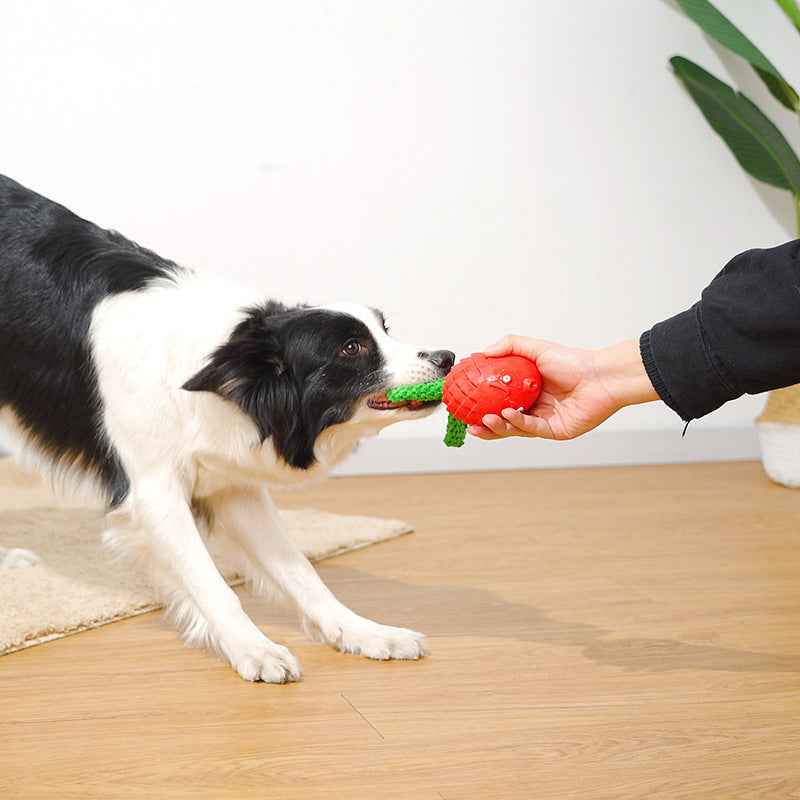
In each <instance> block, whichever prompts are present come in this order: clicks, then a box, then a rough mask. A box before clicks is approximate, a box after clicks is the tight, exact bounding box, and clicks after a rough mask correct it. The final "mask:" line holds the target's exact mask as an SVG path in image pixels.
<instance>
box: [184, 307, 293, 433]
mask: <svg viewBox="0 0 800 800" xmlns="http://www.w3.org/2000/svg"><path fill="white" fill-rule="evenodd" d="M283 372H284V363H283V357H282V354H281V346H280V342H279V341H278V337H277V335H276V334H275V332H274V331H273V330H272V326H271V325H270V324H269V320H268V318H265V317H264V316H263V315H261V314H256V313H255V312H253V313H250V314H248V316H247V317H246V318H245V320H244V321H243V322H241V323H240V324H239V325H238V326H237V327H236V328H235V329H234V331H233V333H232V334H231V337H230V338H229V339H228V341H227V342H225V344H223V345H220V347H218V348H217V349H216V350H215V351H214V352H213V353H212V354H211V356H210V358H209V360H208V363H207V364H206V365H205V366H204V367H203V368H202V369H201V370H200V371H199V372H197V373H196V374H195V375H193V376H192V377H191V378H189V380H187V381H186V382H185V383H184V384H183V386H182V387H181V388H182V389H186V390H187V391H189V392H214V393H215V394H218V395H219V396H220V397H223V398H225V399H226V400H231V401H232V402H234V403H236V404H237V405H238V406H239V407H240V408H242V410H243V411H245V412H246V413H248V414H251V416H252V413H251V412H252V409H253V405H254V402H255V399H256V396H260V395H262V394H263V393H264V391H265V389H266V387H267V386H268V385H269V384H270V383H271V382H272V381H274V380H275V379H276V378H279V377H280V376H281V374H282V373H283ZM256 422H258V420H256ZM260 427H261V426H260V425H259V428H260ZM261 435H262V437H264V436H266V435H267V434H266V433H265V431H263V430H262V431H261Z"/></svg>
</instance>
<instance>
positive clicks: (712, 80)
mask: <svg viewBox="0 0 800 800" xmlns="http://www.w3.org/2000/svg"><path fill="white" fill-rule="evenodd" d="M676 2H677V3H678V5H679V6H680V7H681V9H682V10H683V11H684V13H685V14H686V15H687V16H688V17H689V18H690V19H691V20H692V21H693V22H695V23H696V24H697V25H698V26H699V27H700V28H701V29H702V30H703V31H704V33H706V34H707V35H708V36H710V37H711V38H712V39H714V40H715V41H716V42H718V43H719V44H720V45H722V46H723V47H725V48H726V49H728V50H730V51H731V52H732V53H735V54H736V55H737V56H739V57H741V58H743V59H745V60H746V61H747V62H749V63H750V65H751V66H752V67H753V69H754V70H755V71H756V74H757V75H758V76H759V78H761V81H762V82H763V84H764V87H765V88H766V89H767V91H768V92H769V94H770V95H771V96H772V98H774V99H775V100H777V102H778V103H780V105H781V106H783V108H784V109H786V110H788V111H789V112H791V113H793V114H798V113H800V99H799V98H798V95H797V92H796V91H795V90H794V89H793V88H792V86H791V85H790V84H789V83H788V81H786V79H785V78H784V77H783V76H782V75H781V74H780V72H779V71H778V69H777V68H776V67H775V66H774V65H773V64H772V63H771V62H770V61H769V59H767V57H766V56H765V55H764V54H763V53H762V52H761V51H760V50H759V49H758V48H757V47H756V46H755V45H754V44H753V43H752V42H751V41H750V40H749V39H748V38H747V37H746V36H745V35H744V34H743V33H742V32H741V31H740V30H739V29H738V28H737V27H736V26H735V25H734V24H733V23H732V22H731V21H730V20H729V19H728V18H727V17H725V16H724V15H723V14H722V13H721V12H720V11H719V10H718V9H717V8H716V7H715V6H714V5H713V4H712V3H710V2H708V0H676ZM775 2H776V3H777V4H778V5H779V6H780V7H781V8H782V9H783V11H784V12H785V13H786V15H787V17H788V18H789V20H790V21H791V23H792V24H793V25H794V26H795V28H797V30H798V32H800V8H799V7H798V5H797V2H796V0H775ZM670 64H671V65H672V68H673V69H674V71H675V74H676V75H677V77H678V78H680V80H681V81H682V82H683V84H684V85H685V86H686V89H687V90H688V91H689V94H690V95H691V97H692V99H693V100H694V102H695V103H696V104H697V107H698V108H699V109H700V111H701V112H702V113H703V116H704V117H705V118H706V120H707V121H708V123H709V125H710V126H711V127H712V128H713V129H714V131H716V133H718V134H719V136H720V137H721V138H722V139H723V141H724V142H725V144H726V145H727V146H728V148H729V149H730V151H731V152H732V153H733V155H734V157H735V158H736V160H737V161H738V162H739V164H740V166H741V167H742V168H743V169H744V170H745V171H746V172H747V173H748V174H750V175H752V176H753V177H754V178H756V179H758V180H760V181H763V182H764V183H768V184H770V185H772V186H776V187H778V188H779V189H784V190H786V191H788V192H789V194H790V196H791V198H792V201H793V203H794V208H795V222H796V228H797V235H798V236H800V159H798V157H797V155H796V153H795V152H794V150H793V149H792V147H791V145H790V144H789V143H788V142H787V141H786V139H785V137H784V136H783V134H782V133H781V132H780V130H779V129H778V128H777V126H776V125H775V124H773V122H772V121H771V120H770V119H769V117H767V116H766V114H764V113H763V112H762V111H761V110H760V109H759V107H758V106H757V105H756V104H755V103H754V102H753V101H752V100H750V99H749V98H748V97H746V96H745V95H744V94H742V93H741V92H739V91H737V90H736V89H734V88H733V87H731V86H730V85H728V84H726V83H725V82H723V81H721V80H719V79H718V78H716V77H714V76H713V75H712V74H711V73H709V72H707V71H706V70H704V69H703V68H702V67H700V66H698V65H697V64H696V63H694V62H693V61H690V60H689V59H687V58H684V57H682V56H674V57H673V58H671V59H670ZM798 357H800V355H799V356H798ZM756 428H757V430H758V436H759V442H760V445H761V458H762V462H763V464H764V469H765V471H766V473H767V475H768V476H769V477H770V478H771V479H772V480H773V481H775V482H776V483H780V484H783V485H784V486H790V487H792V488H797V487H800V386H790V387H788V388H786V389H778V390H775V391H773V392H770V393H769V394H768V397H767V403H766V406H765V408H764V411H763V412H762V413H761V415H760V416H759V417H758V419H757V420H756Z"/></svg>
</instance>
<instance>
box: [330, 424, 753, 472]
mask: <svg viewBox="0 0 800 800" xmlns="http://www.w3.org/2000/svg"><path fill="white" fill-rule="evenodd" d="M759 458H760V453H759V446H758V438H757V435H756V431H755V429H754V427H753V426H752V425H750V426H746V427H741V428H705V429H695V430H692V429H691V427H690V428H689V430H688V432H687V433H686V435H685V436H681V430H680V428H671V429H670V430H642V431H603V430H597V431H593V432H592V433H589V434H587V435H586V436H582V437H581V438H579V439H574V440H572V441H569V442H550V441H546V440H544V439H535V440H534V439H518V438H517V439H505V440H503V441H496V442H484V441H481V440H479V439H475V438H473V437H467V442H466V443H465V444H464V446H463V447H460V448H452V447H445V445H444V444H443V443H442V440H441V439H440V438H433V437H429V438H419V439H401V438H394V439H392V438H377V439H370V440H367V441H365V442H363V443H362V444H361V447H360V448H359V450H358V451H357V452H356V453H354V454H353V455H352V456H350V458H349V459H348V460H347V461H345V462H344V464H342V465H341V466H340V467H339V468H338V469H337V471H336V475H381V474H384V475H385V474H408V473H426V472H472V471H482V470H509V469H545V468H547V469H552V468H559V467H599V466H623V465H636V464H682V463H691V462H702V461H752V460H757V459H759Z"/></svg>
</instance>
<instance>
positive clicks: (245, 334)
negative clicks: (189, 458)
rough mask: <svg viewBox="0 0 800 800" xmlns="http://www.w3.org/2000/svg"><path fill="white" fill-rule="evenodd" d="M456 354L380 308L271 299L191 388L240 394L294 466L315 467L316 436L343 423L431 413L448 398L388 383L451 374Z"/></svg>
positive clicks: (372, 424) (371, 429)
mask: <svg viewBox="0 0 800 800" xmlns="http://www.w3.org/2000/svg"><path fill="white" fill-rule="evenodd" d="M454 360H455V356H454V355H453V353H451V352H450V351H449V350H426V349H423V348H420V347H414V346H412V345H407V344H401V343H400V342H398V341H396V340H395V339H393V338H392V337H391V336H390V335H389V333H388V331H387V329H386V324H385V322H384V319H383V316H382V315H381V314H380V312H378V311H375V310H373V309H369V308H366V307H363V306H358V305H350V304H348V305H337V306H324V307H318V308H306V307H297V308H287V307H285V306H283V305H280V304H278V303H274V302H271V303H268V304H266V305H264V306H259V307H257V308H253V309H250V310H248V311H247V313H246V316H245V318H244V320H243V321H242V322H241V323H240V324H239V325H237V327H236V328H235V329H234V331H233V333H232V335H231V336H230V338H229V339H228V341H227V342H226V343H225V344H223V345H222V346H221V347H219V348H218V349H217V350H216V351H215V352H214V353H213V354H212V355H211V357H210V358H209V360H208V363H207V364H206V366H205V367H203V369H201V370H200V371H199V372H198V373H197V374H196V375H194V376H193V377H192V378H190V379H189V380H188V381H187V382H186V383H185V384H184V385H183V388H184V389H187V390H189V391H201V392H215V393H216V394H218V395H220V396H221V397H223V398H225V399H226V400H229V401H231V402H233V403H235V404H236V405H237V406H239V408H240V409H241V410H242V411H244V412H245V413H246V414H248V415H249V416H250V417H251V418H252V420H253V422H254V423H255V425H256V427H257V428H258V431H259V434H260V435H261V439H262V441H265V440H266V439H269V440H270V442H271V444H272V446H273V447H274V448H275V450H276V452H277V453H278V455H279V456H280V457H281V458H282V459H283V460H284V461H285V462H286V463H287V464H289V466H291V467H294V468H296V469H308V468H309V467H311V466H313V464H314V463H315V460H316V456H315V452H314V448H315V445H316V442H317V438H318V437H319V435H320V434H321V433H322V432H323V431H325V430H327V429H328V428H331V427H332V426H334V425H345V424H351V423H352V424H353V425H354V426H356V428H357V429H358V431H360V432H361V433H360V436H364V435H371V434H374V433H377V432H378V431H379V430H380V429H381V428H384V427H386V426H387V425H390V424H391V423H393V422H398V421H400V420H403V419H413V418H417V417H422V416H426V415H427V414H429V413H430V412H431V411H432V410H433V409H434V408H435V407H436V406H437V405H438V404H439V401H433V402H429V403H419V402H415V401H412V402H404V403H390V402H389V400H388V398H387V397H386V392H387V390H389V389H392V388H395V387H397V386H404V385H406V384H412V383H424V382H426V381H431V380H437V379H439V378H443V377H444V376H445V375H446V374H447V373H448V372H449V370H450V368H451V367H452V366H453V362H454ZM360 436H357V437H356V438H360Z"/></svg>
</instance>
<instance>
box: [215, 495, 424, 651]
mask: <svg viewBox="0 0 800 800" xmlns="http://www.w3.org/2000/svg"><path fill="white" fill-rule="evenodd" d="M213 516H214V531H215V532H218V533H222V534H225V535H227V536H229V537H230V538H232V539H233V540H234V541H235V542H236V543H237V544H238V545H239V547H240V548H241V549H242V550H243V551H244V554H245V555H246V557H247V559H248V561H249V562H250V568H251V571H252V572H253V577H254V578H255V579H256V581H258V580H259V579H260V580H261V581H263V582H265V583H266V584H267V585H269V586H271V587H274V588H276V589H277V590H278V592H279V593H280V594H281V595H282V596H283V597H284V598H286V599H288V600H289V601H291V602H292V603H293V604H294V605H295V606H296V607H297V610H298V611H299V613H300V617H301V620H302V625H303V630H304V631H305V632H306V633H307V634H308V635H309V636H310V637H311V638H312V639H313V640H314V641H317V642H322V643H324V644H329V645H331V646H332V647H334V648H336V649H337V650H340V651H341V652H343V653H356V654H358V655H363V656H366V657H368V658H376V659H390V658H398V659H417V658H420V656H423V655H425V654H426V652H427V646H426V643H425V637H424V636H423V635H422V634H421V633H417V632H415V631H411V630H407V629H405V628H393V627H389V626H387V625H379V624H378V623H376V622H372V621H371V620H368V619H365V618H364V617H360V616H358V615H357V614H355V613H354V612H352V611H351V610H350V609H349V608H347V607H346V606H345V605H343V604H342V603H340V602H339V601H338V600H337V599H336V598H335V597H334V595H333V593H332V592H331V591H330V589H328V587H327V586H326V585H325V584H324V583H323V581H322V579H321V578H320V577H319V575H318V574H317V571H316V570H315V569H314V567H313V566H312V565H311V564H310V563H309V561H308V559H307V558H306V557H305V556H304V555H303V553H302V552H301V551H300V549H299V548H298V547H297V545H295V544H294V542H293V541H292V540H291V538H290V537H289V535H288V533H287V532H286V528H285V526H284V524H283V522H282V521H281V519H280V516H279V515H278V512H277V510H276V508H275V506H274V504H273V502H272V500H271V498H270V497H269V494H268V493H267V492H266V491H265V490H260V489H258V488H253V489H242V490H239V491H236V492H232V493H227V494H225V495H224V496H222V497H219V498H215V500H214V503H213Z"/></svg>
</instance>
